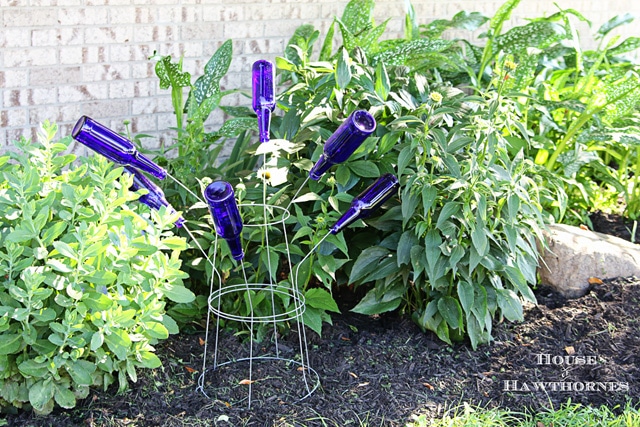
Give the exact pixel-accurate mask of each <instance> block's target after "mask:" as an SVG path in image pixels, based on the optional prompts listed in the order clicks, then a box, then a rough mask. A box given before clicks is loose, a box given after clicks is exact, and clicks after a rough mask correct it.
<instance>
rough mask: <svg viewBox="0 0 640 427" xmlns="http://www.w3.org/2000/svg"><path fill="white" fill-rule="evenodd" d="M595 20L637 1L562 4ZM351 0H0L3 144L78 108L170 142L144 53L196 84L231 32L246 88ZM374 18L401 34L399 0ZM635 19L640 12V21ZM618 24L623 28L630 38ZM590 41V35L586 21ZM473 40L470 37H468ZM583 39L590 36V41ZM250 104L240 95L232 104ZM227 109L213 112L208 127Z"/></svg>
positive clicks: (69, 120)
mask: <svg viewBox="0 0 640 427" xmlns="http://www.w3.org/2000/svg"><path fill="white" fill-rule="evenodd" d="M412 3H413V5H414V8H415V10H416V12H417V16H418V17H419V21H420V23H428V22H430V21H431V20H433V19H437V18H450V17H451V16H453V15H454V14H455V13H457V12H459V11H461V10H467V11H480V12H483V13H484V14H486V15H489V16H491V15H493V13H494V12H495V11H496V10H497V9H498V7H499V6H500V5H501V4H502V2H501V1H496V0H457V1H442V0H413V1H412ZM557 3H559V5H560V6H561V7H563V8H574V9H576V10H578V11H579V12H581V13H583V14H584V15H585V16H586V17H587V18H588V19H590V20H592V21H593V22H594V27H595V28H597V27H598V26H599V25H600V24H602V23H603V22H604V21H606V20H607V19H609V18H611V17H613V16H614V15H616V14H621V13H625V12H631V13H635V14H636V15H638V16H640V3H638V2H636V1H633V0H610V1H601V0H557ZM346 4H347V0H148V1H141V0H0V25H1V30H0V147H2V146H4V145H7V144H8V142H9V141H10V140H14V139H16V138H18V137H19V136H20V135H26V136H28V137H32V136H33V135H34V134H35V129H36V128H37V126H38V124H39V123H40V122H42V121H43V120H45V119H49V120H51V121H56V122H57V123H59V124H60V127H61V134H63V135H66V134H68V133H69V131H70V128H71V126H73V124H74V123H75V121H76V120H77V119H78V118H79V117H80V116H81V115H83V114H87V115H90V116H92V117H94V118H95V119H96V120H99V121H101V122H103V123H105V124H107V125H109V126H111V127H113V128H114V129H117V130H119V131H122V130H123V129H124V126H123V121H124V120H131V122H132V125H131V127H132V130H133V132H134V133H142V132H144V133H149V134H152V135H154V137H155V138H154V139H153V140H147V143H148V144H149V145H153V144H159V143H160V141H161V140H168V139H170V138H171V137H172V135H173V133H172V132H171V131H170V130H169V129H168V128H169V127H170V126H173V125H174V121H173V117H172V114H171V111H172V108H171V102H170V96H169V92H168V91H164V90H161V89H160V88H159V87H158V82H157V78H156V77H155V75H154V72H153V65H154V62H153V61H149V59H148V58H149V57H150V56H151V55H152V54H153V53H154V51H157V52H158V53H159V54H161V55H168V54H171V55H172V56H173V57H174V58H178V57H179V56H181V55H182V56H184V68H185V70H186V71H189V72H190V73H191V74H192V75H193V79H194V80H195V78H196V77H198V76H199V75H200V74H201V73H202V67H203V66H204V63H205V62H206V60H207V59H208V58H209V57H210V56H211V55H212V54H213V53H214V52H215V50H216V49H217V48H218V47H219V46H220V44H222V43H223V42H224V41H225V40H226V39H229V38H230V39H232V40H233V49H234V57H233V62H232V65H231V70H230V73H229V75H228V76H227V77H226V78H225V80H224V81H223V87H224V89H234V88H244V89H248V88H249V87H250V82H251V80H250V69H251V64H252V63H253V62H254V61H256V60H257V59H261V58H265V59H270V60H273V59H274V58H275V57H276V56H278V55H281V54H282V53H283V51H284V48H285V43H286V42H287V41H288V39H289V38H290V36H291V35H292V34H293V31H294V30H295V28H296V27H298V26H299V25H301V24H304V23H311V24H313V25H314V26H315V27H316V28H317V29H319V30H320V31H321V33H322V35H323V36H324V34H325V32H326V29H327V28H328V25H329V23H330V22H331V20H332V18H333V17H334V16H340V15H341V14H342V11H343V9H344V6H345V5H346ZM555 10H557V9H556V7H555V6H554V0H535V1H527V0H524V1H522V3H521V4H520V6H519V7H518V8H517V9H516V10H515V12H514V14H513V17H512V20H511V23H512V24H513V23H518V24H521V23H523V22H524V19H525V18H528V17H537V16H541V15H543V14H550V13H553V12H554V11H555ZM375 14H376V20H377V21H378V22H382V21H383V20H384V19H387V18H389V17H391V20H390V21H389V23H388V25H387V33H386V35H387V37H394V36H396V35H397V34H400V33H401V31H402V27H403V19H404V18H403V16H404V0H378V1H376V9H375ZM639 19H640V18H639ZM633 28H634V27H633V26H631V25H627V26H625V31H626V33H622V34H623V35H625V36H630V35H636V36H640V31H638V32H637V33H636V34H633V33H632V31H633ZM581 30H582V34H583V36H584V37H585V38H587V36H588V34H589V33H590V32H589V31H588V30H587V29H586V27H581ZM467 36H469V35H467ZM585 42H586V43H587V44H588V43H590V42H589V41H588V40H586V41H585ZM229 102H231V103H234V102H235V103H243V104H244V105H249V100H248V99H247V98H242V97H240V96H237V97H235V98H229V99H228V100H227V103H229ZM221 117H222V115H221V114H219V113H216V114H214V115H213V116H212V119H211V126H212V127H216V126H217V125H219V122H220V120H221Z"/></svg>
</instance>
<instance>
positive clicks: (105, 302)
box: [82, 292, 113, 311]
mask: <svg viewBox="0 0 640 427" xmlns="http://www.w3.org/2000/svg"><path fill="white" fill-rule="evenodd" d="M82 302H84V303H85V304H86V305H87V307H89V308H90V309H91V310H93V311H104V310H108V309H109V308H110V307H111V305H112V304H113V301H111V299H110V298H109V297H108V296H106V295H104V294H102V293H100V292H87V293H85V294H84V295H83V296H82Z"/></svg>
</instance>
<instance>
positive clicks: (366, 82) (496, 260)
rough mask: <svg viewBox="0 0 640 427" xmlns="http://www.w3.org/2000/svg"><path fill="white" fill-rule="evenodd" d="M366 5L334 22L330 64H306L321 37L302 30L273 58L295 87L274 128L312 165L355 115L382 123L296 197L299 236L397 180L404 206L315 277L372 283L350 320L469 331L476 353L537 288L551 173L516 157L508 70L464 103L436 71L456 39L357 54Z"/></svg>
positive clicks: (365, 47)
mask: <svg viewBox="0 0 640 427" xmlns="http://www.w3.org/2000/svg"><path fill="white" fill-rule="evenodd" d="M365 3H367V4H370V5H372V2H363V1H359V2H358V1H353V2H350V3H349V6H347V8H346V9H345V14H344V15H343V17H342V19H341V20H340V21H336V22H339V26H340V29H341V31H342V36H343V41H344V44H343V46H342V47H341V48H339V49H338V51H337V52H336V53H335V54H334V53H331V52H329V51H328V50H327V42H325V43H324V44H323V48H322V51H321V53H320V57H321V58H322V57H323V55H324V59H325V60H324V61H322V62H317V61H313V60H311V59H310V57H311V55H312V53H313V44H314V41H315V40H317V38H318V34H317V32H315V31H314V30H313V29H312V28H309V27H304V28H301V29H300V30H299V31H297V32H296V36H294V38H292V41H291V44H290V49H289V50H288V54H287V56H286V57H285V58H278V61H277V64H278V66H279V67H280V68H281V69H282V71H283V76H285V78H286V79H287V80H285V81H287V82H290V86H289V87H288V88H287V89H286V90H284V91H283V93H282V96H281V100H280V102H281V105H282V108H283V109H285V111H286V113H285V114H284V116H283V117H282V118H281V119H280V120H278V121H276V123H275V125H274V126H273V132H274V133H275V134H276V135H277V136H279V137H281V138H287V139H289V140H290V141H291V142H293V143H295V144H304V145H306V146H307V147H308V148H307V150H306V155H307V157H309V158H310V159H311V160H315V159H316V158H317V156H318V155H319V154H320V152H321V146H322V141H323V140H325V139H326V137H327V136H328V135H330V134H331V132H332V131H333V130H334V129H335V127H336V126H337V122H339V121H340V120H342V119H343V118H344V117H346V116H347V115H348V114H349V113H350V112H352V111H353V110H355V109H367V110H369V111H371V112H372V113H373V114H374V116H375V117H376V120H377V122H378V127H377V130H376V133H375V137H372V138H370V139H369V140H367V141H366V142H365V143H364V144H363V146H362V147H361V148H360V149H359V150H358V151H356V152H355V153H354V155H353V156H352V157H351V158H350V159H349V160H348V161H347V162H345V163H344V164H342V165H339V166H337V167H335V168H333V169H332V170H331V171H330V172H329V173H328V174H327V176H326V178H323V179H322V180H321V181H320V182H319V183H314V182H312V183H310V184H309V185H308V187H307V188H305V189H304V190H303V191H302V193H303V194H306V195H309V197H307V198H306V199H305V200H306V202H304V203H295V204H294V206H295V211H296V215H297V219H298V222H300V223H301V224H306V223H311V224H312V226H311V227H306V228H305V227H299V228H298V235H301V234H305V233H306V234H308V235H313V234H320V235H321V233H322V231H323V230H325V229H326V228H327V227H328V226H330V225H331V224H332V222H333V221H335V219H336V218H337V217H338V216H339V215H340V213H341V212H344V210H345V209H346V208H347V206H348V204H349V202H350V200H351V198H352V196H351V195H350V194H351V193H357V192H358V190H360V189H362V188H363V187H364V186H366V185H368V184H369V183H370V182H371V180H372V179H373V178H375V177H377V176H378V175H379V174H382V173H386V172H392V173H395V174H397V175H398V177H399V178H400V180H401V184H402V190H401V197H400V203H398V202H397V201H396V202H390V203H389V204H388V205H387V206H386V207H385V208H384V209H383V212H382V215H381V216H380V217H378V218H374V219H371V220H368V221H367V224H368V226H369V227H364V224H362V223H359V224H356V225H355V226H354V227H353V228H352V229H349V230H346V231H345V232H344V234H345V235H344V240H345V242H347V245H346V246H347V249H348V251H347V252H345V253H341V252H340V251H339V250H337V249H336V248H335V247H334V248H327V249H329V250H328V251H327V252H326V253H325V254H324V255H328V256H331V257H332V259H333V261H332V262H334V263H336V264H337V266H338V268H339V270H338V271H337V272H336V273H335V274H332V275H330V276H329V275H328V274H327V273H328V271H322V266H323V263H322V262H319V263H318V265H317V266H316V267H314V270H313V272H314V273H315V276H316V277H317V278H318V279H319V280H320V281H322V282H324V283H325V284H326V285H327V286H331V283H334V282H335V281H338V283H342V284H351V285H355V286H366V287H367V289H368V292H367V293H366V295H365V297H364V298H363V299H362V300H361V301H360V302H359V304H358V305H357V306H356V307H355V308H354V309H353V310H354V311H356V312H359V313H363V314H378V313H382V312H385V311H391V310H396V309H400V310H402V311H406V312H409V313H411V314H412V316H413V319H414V320H415V321H416V322H417V323H418V324H419V325H420V326H421V327H422V328H424V329H428V330H432V331H434V332H435V333H436V334H437V335H438V336H439V337H440V338H441V339H442V340H444V341H446V342H449V343H450V342H451V341H452V340H454V339H455V340H458V339H462V338H463V337H465V336H468V337H469V338H470V340H471V344H472V346H473V347H474V348H475V347H476V346H477V345H479V344H481V343H486V342H488V341H489V339H490V337H491V328H492V323H493V319H494V318H495V317H498V318H503V317H504V318H506V319H508V320H521V319H522V302H521V298H525V299H527V300H530V301H535V297H534V295H533V292H532V291H531V289H530V287H529V285H533V284H535V283H536V267H537V263H538V260H537V255H538V252H537V247H536V239H540V237H541V229H542V228H543V226H544V221H543V217H542V215H541V206H540V197H541V196H542V195H545V197H553V194H552V192H551V190H552V189H546V188H544V187H541V186H540V185H539V184H540V183H541V182H542V181H541V177H542V176H549V175H550V174H546V173H545V171H544V170H543V169H542V168H541V167H539V166H537V165H535V164H534V162H533V161H531V160H529V159H526V158H525V157H524V155H523V151H522V150H521V149H519V148H518V147H522V146H526V145H527V144H528V142H529V139H528V132H527V130H526V129H525V128H524V126H523V125H522V124H521V119H522V118H521V117H520V115H519V114H520V113H519V109H518V106H517V103H516V102H515V101H514V99H512V98H510V97H507V96H505V93H504V92H505V81H506V80H508V79H507V78H506V76H507V74H508V72H509V71H510V70H504V71H503V72H501V73H499V74H496V75H494V76H493V78H492V80H491V82H489V83H486V87H485V88H484V89H483V90H480V91H478V95H477V96H469V95H465V94H464V93H463V92H462V91H461V90H458V89H456V88H454V87H452V86H451V84H450V83H447V82H443V81H442V80H441V77H440V76H441V75H442V73H440V71H439V70H440V67H444V68H446V69H447V70H448V71H447V72H449V73H453V72H454V70H455V67H453V66H452V64H451V63H450V61H446V60H445V59H443V57H442V56H443V55H442V54H443V52H445V51H446V52H448V53H452V54H455V53H456V48H455V46H454V45H453V43H449V42H445V41H443V42H442V43H439V40H437V39H430V40H428V41H423V42H420V43H418V42H416V41H415V40H416V39H404V40H397V41H392V42H377V39H376V38H375V37H373V36H372V37H367V38H366V43H364V42H362V43H355V44H353V45H351V46H350V45H349V43H348V40H349V39H350V37H351V35H353V34H363V31H360V30H359V29H358V27H357V25H364V27H365V30H364V31H365V32H366V31H373V29H375V28H378V27H377V26H376V25H375V23H374V22H373V20H372V18H371V8H369V7H364V6H363V5H364V4H365ZM354 6H356V7H354ZM470 19H472V20H473V21H474V22H476V23H480V22H482V20H478V19H476V17H471V18H470ZM463 20H464V19H462V18H460V19H458V20H454V21H455V25H461V22H462V21H463ZM452 22H453V21H452ZM442 25H443V26H444V25H454V24H452V23H443V24H442ZM380 34H381V33H378V32H375V33H374V35H375V36H377V37H379V35H380ZM330 36H331V37H330ZM412 37H413V33H412ZM331 38H332V35H331V34H330V33H329V34H328V35H327V39H328V40H329V39H331ZM405 54H406V55H405ZM503 60H504V59H503ZM461 64H462V65H464V62H462V61H461ZM458 68H459V70H461V71H464V70H465V68H464V66H461V67H458ZM511 71H512V70H511ZM516 142H517V144H516ZM302 153H304V151H303V152H302ZM302 157H304V156H302ZM310 164H311V162H309V163H303V162H298V167H297V168H291V169H290V170H289V172H290V173H291V174H292V175H293V176H292V177H291V178H289V180H290V181H291V182H293V183H301V181H302V180H303V178H304V176H305V175H306V173H307V171H308V167H309V166H310ZM547 182H552V183H553V182H554V180H553V177H552V176H550V177H549V178H548V181H547ZM294 187H295V185H294ZM347 192H348V193H347ZM314 218H316V220H315V221H311V222H310V221H309V219H312V220H313V219H314ZM372 228H373V229H374V230H375V232H372ZM332 249H333V250H332ZM318 259H320V255H319V256H318Z"/></svg>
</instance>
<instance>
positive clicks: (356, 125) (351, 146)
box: [309, 110, 376, 181]
mask: <svg viewBox="0 0 640 427" xmlns="http://www.w3.org/2000/svg"><path fill="white" fill-rule="evenodd" d="M375 129H376V120H375V119H374V118H373V116H372V115H371V114H370V113H369V112H367V111H364V110H357V111H354V112H353V113H351V115H350V116H349V117H348V118H347V120H345V121H344V122H343V123H342V124H341V125H340V127H338V129H336V131H335V132H334V133H333V135H331V136H330V137H329V139H327V142H326V143H325V144H324V149H323V153H322V154H321V155H320V158H319V159H318V161H317V162H316V164H315V165H314V166H313V168H311V171H310V172H309V176H310V177H311V179H313V180H314V181H317V180H319V179H320V177H321V176H322V175H323V174H324V173H325V172H326V171H327V170H328V169H329V168H330V167H331V166H333V165H335V164H338V163H342V162H344V161H345V160H347V159H348V158H349V156H351V155H352V154H353V152H354V151H356V150H357V149H358V147H359V146H360V145H361V144H362V143H363V142H364V140H365V139H367V138H368V137H369V135H371V134H372V133H373V131H374V130H375Z"/></svg>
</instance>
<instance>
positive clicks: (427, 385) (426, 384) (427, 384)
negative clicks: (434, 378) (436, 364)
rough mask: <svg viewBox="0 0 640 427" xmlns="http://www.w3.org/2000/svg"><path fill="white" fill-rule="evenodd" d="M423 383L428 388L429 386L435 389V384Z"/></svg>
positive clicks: (430, 388)
mask: <svg viewBox="0 0 640 427" xmlns="http://www.w3.org/2000/svg"><path fill="white" fill-rule="evenodd" d="M422 385H423V386H425V387H426V388H428V389H429V390H433V389H434V388H435V387H434V386H432V385H431V384H429V383H422Z"/></svg>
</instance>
